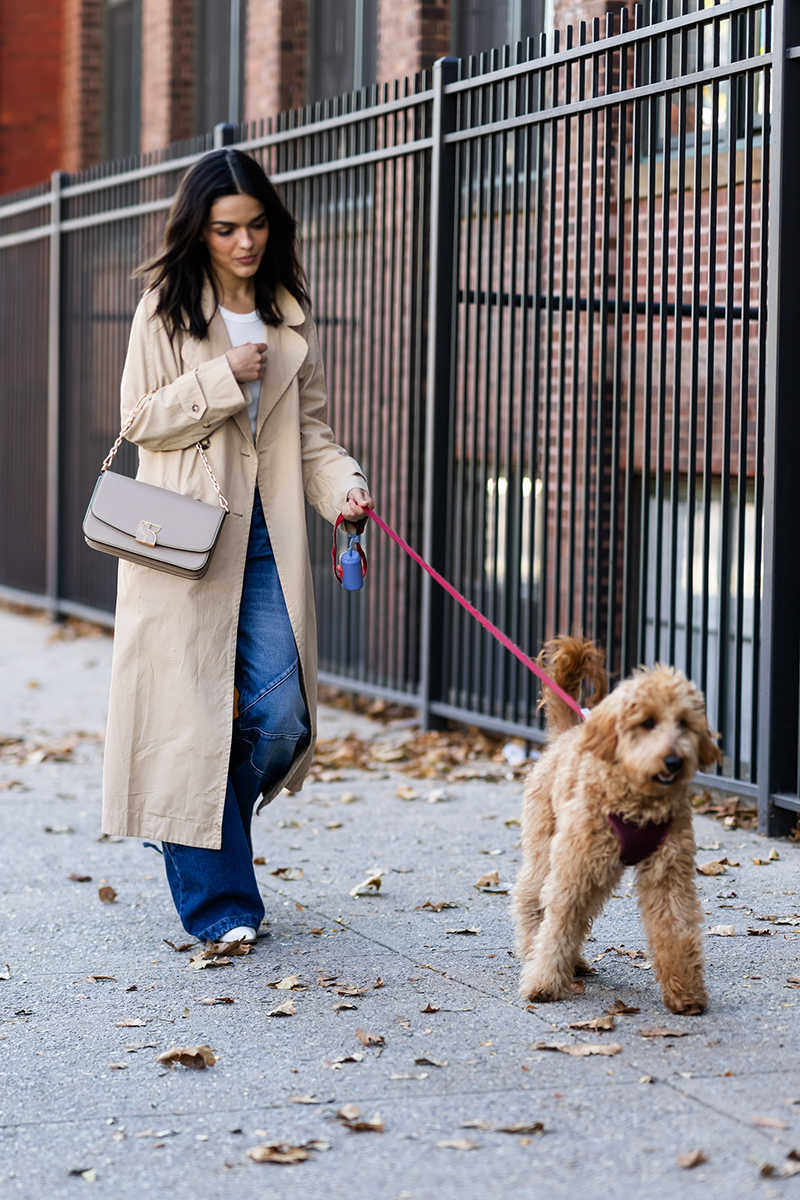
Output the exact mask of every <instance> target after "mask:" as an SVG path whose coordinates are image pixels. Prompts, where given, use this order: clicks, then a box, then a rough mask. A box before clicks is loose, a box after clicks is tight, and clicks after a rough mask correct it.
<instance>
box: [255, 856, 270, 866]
mask: <svg viewBox="0 0 800 1200" xmlns="http://www.w3.org/2000/svg"><path fill="white" fill-rule="evenodd" d="M266 865H267V860H266V859H265V858H264V855H263V854H257V855H256V857H255V858H254V859H253V866H254V867H265V866H266Z"/></svg>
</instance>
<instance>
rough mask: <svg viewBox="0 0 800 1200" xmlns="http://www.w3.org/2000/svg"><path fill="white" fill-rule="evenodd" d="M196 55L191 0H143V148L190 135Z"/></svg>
mask: <svg viewBox="0 0 800 1200" xmlns="http://www.w3.org/2000/svg"><path fill="white" fill-rule="evenodd" d="M193 54H194V5H193V3H192V0H142V124H141V149H142V151H143V152H146V151H148V150H158V149H160V148H161V147H162V146H167V145H169V143H170V142H174V141H179V140H180V139H181V138H188V137H190V136H191V133H192V89H193V80H192V75H193Z"/></svg>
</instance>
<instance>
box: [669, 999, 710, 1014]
mask: <svg viewBox="0 0 800 1200" xmlns="http://www.w3.org/2000/svg"><path fill="white" fill-rule="evenodd" d="M664 1003H665V1004H666V1006H667V1008H668V1009H669V1011H670V1012H674V1013H681V1014H682V1015H683V1016H684V1017H699V1016H700V1014H701V1013H702V1012H705V1010H706V1007H707V1005H708V996H707V995H706V994H705V993H703V995H701V996H664Z"/></svg>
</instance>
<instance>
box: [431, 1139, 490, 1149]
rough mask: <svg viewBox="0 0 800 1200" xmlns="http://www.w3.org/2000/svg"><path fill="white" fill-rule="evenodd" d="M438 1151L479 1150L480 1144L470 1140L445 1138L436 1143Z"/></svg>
mask: <svg viewBox="0 0 800 1200" xmlns="http://www.w3.org/2000/svg"><path fill="white" fill-rule="evenodd" d="M436 1148H437V1150H478V1149H480V1146H479V1144H478V1142H473V1141H472V1140H471V1139H470V1138H443V1139H442V1141H441V1142H437V1143H436Z"/></svg>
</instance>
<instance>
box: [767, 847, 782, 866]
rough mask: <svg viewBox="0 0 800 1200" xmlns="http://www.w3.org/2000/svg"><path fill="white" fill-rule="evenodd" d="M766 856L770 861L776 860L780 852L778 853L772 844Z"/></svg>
mask: <svg viewBox="0 0 800 1200" xmlns="http://www.w3.org/2000/svg"><path fill="white" fill-rule="evenodd" d="M767 858H768V859H769V861H770V862H777V861H778V859H779V858H780V854H779V853H778V851H777V850H776V849H775V847H774V846H773V847H772V849H771V850H770V852H769V854H768V855H767Z"/></svg>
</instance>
